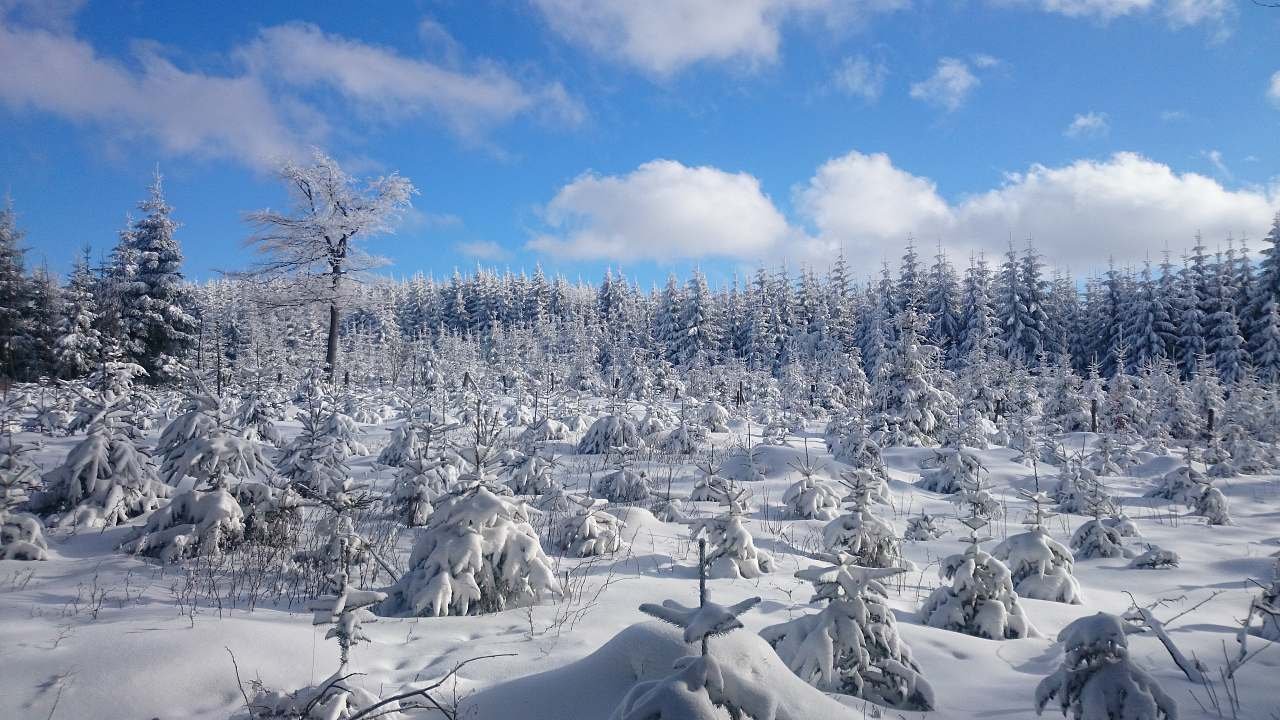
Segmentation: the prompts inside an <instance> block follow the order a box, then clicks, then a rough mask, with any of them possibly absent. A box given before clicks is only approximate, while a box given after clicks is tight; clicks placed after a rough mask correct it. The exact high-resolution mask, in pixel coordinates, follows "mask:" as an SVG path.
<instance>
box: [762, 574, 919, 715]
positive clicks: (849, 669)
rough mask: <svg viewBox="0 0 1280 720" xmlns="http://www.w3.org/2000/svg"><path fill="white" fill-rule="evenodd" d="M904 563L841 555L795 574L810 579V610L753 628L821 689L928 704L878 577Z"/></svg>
mask: <svg viewBox="0 0 1280 720" xmlns="http://www.w3.org/2000/svg"><path fill="white" fill-rule="evenodd" d="M901 572H905V570H904V569H903V568H878V569H874V568H866V567H861V566H859V565H856V564H854V563H853V559H852V558H851V557H849V556H848V555H844V554H841V555H838V556H835V557H833V558H832V565H829V566H825V567H824V566H818V567H811V568H808V569H806V570H801V571H799V572H797V573H796V577H798V578H800V579H802V580H807V581H808V582H810V583H812V584H813V586H814V589H815V593H814V596H813V600H812V601H811V602H817V601H819V600H826V601H827V606H826V607H824V608H823V609H822V610H820V611H819V612H817V613H814V614H811V615H803V616H801V617H798V618H796V619H794V620H790V621H788V622H784V623H781V624H778V625H771V626H769V627H766V628H765V629H763V630H761V631H760V635H761V637H763V638H764V639H765V640H767V641H768V642H769V644H770V645H772V646H773V648H774V650H776V651H777V653H778V657H780V658H782V660H783V662H785V663H786V664H787V667H789V668H791V670H792V672H794V673H795V674H796V675H798V676H800V678H801V679H803V680H804V681H806V682H808V683H809V684H811V685H813V686H814V687H817V688H819V689H820V690H824V691H826V692H836V693H843V694H846V695H853V696H856V697H860V698H865V699H867V700H870V701H872V702H875V703H879V704H881V705H887V706H889V707H893V708H898V709H901V710H913V711H929V710H932V709H933V708H934V697H933V688H932V687H930V685H929V683H928V682H927V681H926V680H925V679H924V678H923V677H921V676H920V668H919V666H918V665H916V663H915V661H914V660H913V659H912V658H911V650H910V649H909V648H908V647H907V646H906V644H905V643H903V642H902V640H901V638H899V637H898V628H897V623H896V621H895V620H894V616H893V611H892V610H890V609H889V607H888V604H887V603H886V595H887V593H886V591H885V588H884V586H883V585H882V584H881V583H880V580H881V579H883V578H886V577H890V576H893V575H896V574H898V573H901Z"/></svg>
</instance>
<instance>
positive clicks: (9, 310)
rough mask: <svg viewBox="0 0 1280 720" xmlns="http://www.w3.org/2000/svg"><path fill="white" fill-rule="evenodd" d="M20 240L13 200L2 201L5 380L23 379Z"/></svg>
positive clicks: (24, 300) (25, 304)
mask: <svg viewBox="0 0 1280 720" xmlns="http://www.w3.org/2000/svg"><path fill="white" fill-rule="evenodd" d="M22 238H23V232H22V231H21V230H19V229H18V223H17V214H16V213H15V212H14V210H13V200H12V198H8V197H6V198H5V201H4V207H0V373H3V374H4V376H5V377H9V378H14V377H19V376H21V377H26V375H27V373H26V372H25V371H24V370H23V369H22V368H20V367H19V366H18V362H19V361H20V359H21V357H22V351H23V349H24V346H25V344H26V341H27V338H28V332H29V322H28V311H29V308H30V304H31V289H30V283H29V282H28V280H27V277H26V271H25V269H24V267H23V263H24V260H23V258H24V254H25V253H24V250H23V248H22Z"/></svg>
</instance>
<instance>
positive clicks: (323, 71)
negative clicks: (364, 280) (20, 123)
mask: <svg viewBox="0 0 1280 720" xmlns="http://www.w3.org/2000/svg"><path fill="white" fill-rule="evenodd" d="M0 2H6V3H7V5H8V7H6V6H0V67H3V68H4V71H3V72H0V104H3V105H5V106H8V107H9V108H11V109H15V110H20V111H23V110H25V111H39V112H45V113H50V114H53V115H57V116H60V117H64V118H67V119H69V120H72V121H75V122H80V123H84V124H87V125H93V126H95V127H98V128H100V129H102V130H104V131H105V132H106V134H107V138H108V140H109V141H113V142H114V141H120V140H125V141H129V140H135V139H144V138H145V139H149V140H153V141H155V142H157V143H158V144H159V146H160V148H161V150H163V151H164V152H167V153H169V154H181V155H196V156H216V157H228V158H232V159H234V160H237V161H240V162H242V163H244V164H247V165H250V166H253V167H263V166H265V165H268V164H270V163H272V162H273V161H274V159H275V158H277V157H279V156H284V155H294V154H297V153H298V152H299V151H300V150H301V149H302V148H305V146H307V145H310V144H315V143H322V142H323V140H324V139H325V138H326V136H327V135H328V133H329V132H330V131H331V130H332V129H333V128H332V127H331V124H332V123H349V122H352V120H353V116H358V117H359V118H360V119H362V120H363V121H365V122H369V121H377V122H396V121H403V120H405V119H409V118H414V117H419V116H423V115H431V116H436V117H438V118H439V119H440V120H441V122H442V123H443V124H445V125H446V126H447V127H449V128H450V129H451V130H452V131H453V132H454V133H456V134H457V135H458V136H460V137H463V138H467V139H470V140H474V139H477V138H480V137H482V136H483V134H484V133H485V132H486V131H487V130H488V129H490V128H491V127H493V126H495V125H498V124H502V123H506V122H511V121H512V120H513V119H514V118H516V117H518V116H524V115H538V116H545V117H547V118H548V119H549V120H551V121H553V122H556V123H568V124H576V123H578V122H581V120H582V118H583V117H584V114H585V111H584V110H583V109H582V107H581V105H580V104H579V103H578V102H577V101H576V100H575V99H573V98H572V97H571V96H570V95H569V93H568V92H567V91H565V89H564V88H563V87H562V86H560V85H559V84H556V83H552V84H549V85H545V86H542V87H538V86H536V85H533V84H531V83H526V82H521V81H520V80H518V79H516V78H513V77H512V76H510V75H509V74H507V73H506V72H505V71H504V70H502V69H501V68H500V67H499V66H497V65H494V64H492V63H488V62H483V61H480V62H476V63H474V64H473V65H472V66H471V67H466V68H461V67H453V66H445V65H441V64H437V63H433V62H429V61H426V60H423V59H418V58H411V57H407V56H404V55H402V54H399V53H397V52H395V51H393V50H390V49H387V48H381V47H377V46H373V45H368V44H365V43H361V42H359V41H356V40H351V39H347V38H343V37H340V36H337V35H332V34H328V33H324V32H322V31H321V30H320V29H319V28H317V27H315V26H313V25H307V24H300V23H294V24H287V25H281V26H275V27H268V28H265V29H263V30H262V31H261V32H260V34H259V35H258V36H257V37H256V38H255V39H253V40H252V41H251V42H249V43H248V44H246V45H244V46H242V47H238V48H233V49H232V50H231V51H229V53H228V54H229V56H230V58H231V59H232V63H231V65H232V67H233V71H232V72H222V73H213V72H204V71H201V70H197V69H191V68H184V67H180V66H179V65H178V64H176V63H175V62H173V61H172V60H171V59H170V58H169V57H168V56H167V55H166V53H165V50H164V48H162V47H161V46H160V45H158V44H155V43H144V42H135V43H133V44H132V53H131V57H130V58H129V60H130V61H131V62H129V63H125V62H122V61H121V60H118V59H115V58H111V57H107V56H105V55H103V54H102V53H100V52H99V51H98V50H97V49H96V48H95V47H93V46H92V45H90V44H89V43H88V42H86V41H84V40H82V39H80V38H77V37H75V36H74V35H73V34H72V33H71V29H70V27H69V26H68V23H69V22H70V21H69V20H68V19H66V18H65V14H66V13H63V14H60V15H54V16H52V18H53V19H46V20H44V21H42V22H41V23H40V24H35V23H27V22H24V21H22V20H21V18H23V17H25V14H24V13H23V12H21V11H22V10H23V8H25V7H26V5H27V4H25V3H16V2H14V1H13V0H0ZM63 5H67V6H72V5H73V3H69V2H68V3H63ZM67 12H70V11H67ZM28 14H29V13H28ZM41 17H44V16H41ZM15 18H17V20H15ZM59 18H61V19H59ZM317 91H318V92H317ZM334 94H336V95H338V96H340V97H341V98H342V100H343V102H341V103H339V104H338V106H339V107H340V108H341V112H334V111H333V110H334V100H333V95H334Z"/></svg>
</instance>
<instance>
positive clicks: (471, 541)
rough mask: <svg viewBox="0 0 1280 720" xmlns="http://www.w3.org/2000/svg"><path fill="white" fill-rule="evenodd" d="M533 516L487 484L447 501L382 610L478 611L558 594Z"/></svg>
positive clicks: (438, 507)
mask: <svg viewBox="0 0 1280 720" xmlns="http://www.w3.org/2000/svg"><path fill="white" fill-rule="evenodd" d="M529 519H530V509H529V508H528V507H527V506H526V505H525V504H524V503H522V502H518V501H515V500H512V499H510V498H505V497H500V496H498V495H495V494H494V493H493V492H491V491H490V490H489V489H488V488H487V487H485V486H483V485H481V486H477V487H475V488H473V489H471V490H467V491H466V492H464V493H461V494H459V495H454V496H449V497H447V498H444V499H442V500H441V501H440V502H438V503H437V505H436V508H435V512H433V513H432V515H431V518H430V519H429V520H428V521H427V526H426V528H425V529H423V530H422V532H421V534H419V536H418V540H417V542H416V543H415V544H414V546H413V552H412V553H411V554H410V556H409V569H408V571H407V572H405V574H404V575H402V576H401V577H400V579H399V580H398V581H397V582H396V583H395V584H394V585H392V586H391V587H390V588H389V589H388V591H387V594H388V597H387V599H386V600H385V601H384V602H383V603H381V604H380V605H379V606H378V613H379V614H382V615H421V616H433V615H435V616H438V615H470V614H476V613H486V612H497V611H499V610H503V609H506V608H509V607H512V606H515V605H518V604H521V603H526V602H532V601H534V600H537V599H538V598H539V597H540V596H542V595H558V594H559V592H560V588H559V584H558V583H557V582H556V579H555V575H554V572H553V570H552V568H551V562H550V560H549V559H548V558H547V556H546V554H545V553H543V551H542V545H541V543H539V542H538V534H537V532H536V531H535V530H534V529H533V526H532V525H531V524H530V520H529Z"/></svg>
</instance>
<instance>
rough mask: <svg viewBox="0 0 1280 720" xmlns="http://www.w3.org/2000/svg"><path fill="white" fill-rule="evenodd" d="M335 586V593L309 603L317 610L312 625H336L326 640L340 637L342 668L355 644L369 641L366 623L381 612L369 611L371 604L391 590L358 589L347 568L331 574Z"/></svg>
mask: <svg viewBox="0 0 1280 720" xmlns="http://www.w3.org/2000/svg"><path fill="white" fill-rule="evenodd" d="M330 582H331V583H332V585H333V588H334V591H335V592H334V594H333V595H322V596H320V597H318V598H316V599H315V600H313V601H311V602H310V603H309V604H308V605H307V609H308V610H311V611H312V612H314V613H315V615H314V616H313V617H312V620H311V624H312V625H332V626H333V627H331V628H329V630H328V632H326V633H325V635H324V637H325V639H326V640H329V639H335V640H337V641H338V649H339V656H338V672H342V669H343V668H345V667H346V666H347V663H349V662H350V661H351V648H353V647H355V646H356V645H357V644H359V643H362V642H369V638H368V636H366V635H365V634H364V629H363V627H362V626H363V625H364V623H367V622H376V621H377V619H378V618H377V616H376V615H374V614H373V613H372V612H370V611H369V608H370V607H373V606H374V605H377V604H378V603H380V602H383V601H384V600H386V599H387V594H386V593H384V592H379V591H377V590H358V589H356V588H353V587H351V584H350V582H349V581H348V578H347V573H346V571H345V570H339V571H337V572H335V573H334V574H333V576H332V577H331V578H330Z"/></svg>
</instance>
